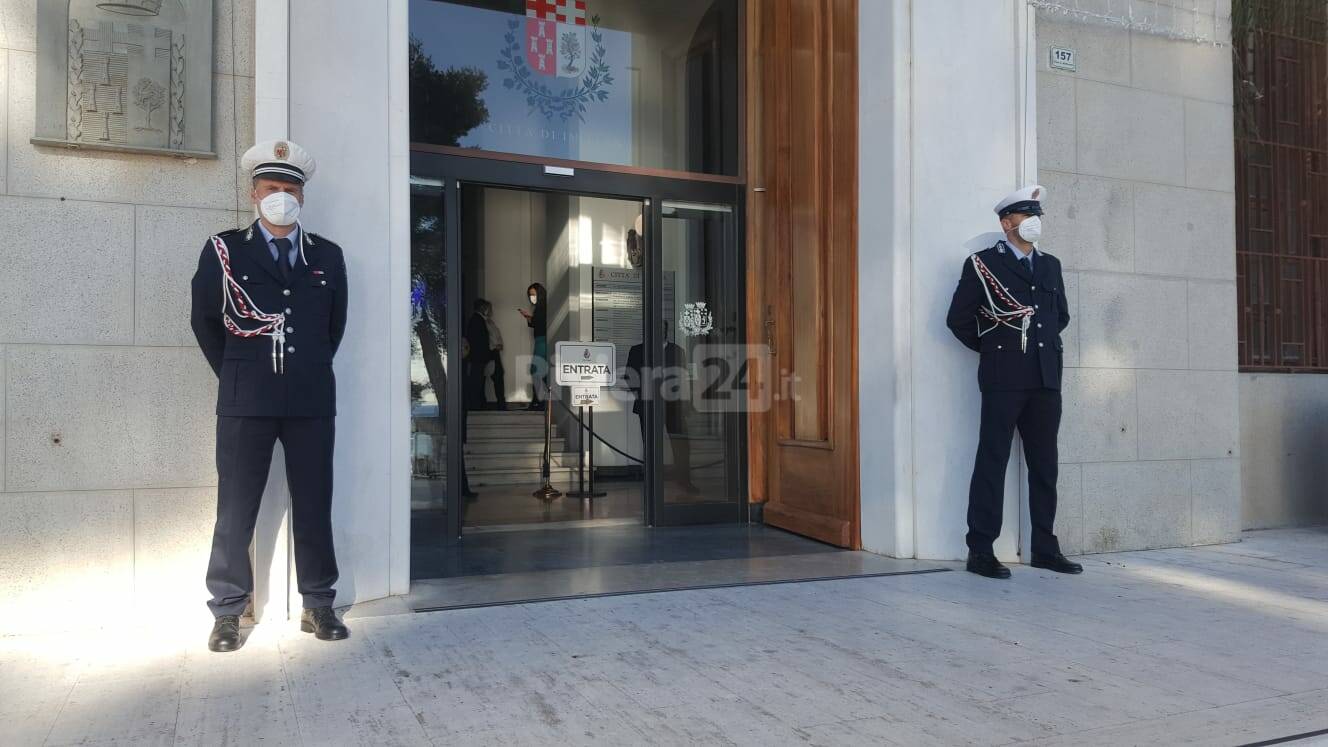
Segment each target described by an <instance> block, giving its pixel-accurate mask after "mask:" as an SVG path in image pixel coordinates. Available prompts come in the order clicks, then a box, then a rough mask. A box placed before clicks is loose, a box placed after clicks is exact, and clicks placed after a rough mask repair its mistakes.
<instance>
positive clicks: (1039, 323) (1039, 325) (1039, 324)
mask: <svg viewBox="0 0 1328 747" xmlns="http://www.w3.org/2000/svg"><path fill="white" fill-rule="evenodd" d="M1038 329H1042V322H1038ZM286 331H287V332H289V331H290V330H289V329H288V330H286Z"/></svg>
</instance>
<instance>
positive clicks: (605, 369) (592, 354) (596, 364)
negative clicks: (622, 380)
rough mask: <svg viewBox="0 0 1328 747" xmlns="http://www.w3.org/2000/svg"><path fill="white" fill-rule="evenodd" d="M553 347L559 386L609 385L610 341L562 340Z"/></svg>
mask: <svg viewBox="0 0 1328 747" xmlns="http://www.w3.org/2000/svg"><path fill="white" fill-rule="evenodd" d="M555 350H556V361H557V363H556V371H557V377H556V380H557V382H558V385H559V386H613V370H614V366H615V363H616V361H615V360H614V347H613V343H611V342H567V341H564V342H560V343H558V344H557V346H556V348H555Z"/></svg>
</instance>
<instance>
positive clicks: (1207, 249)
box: [1025, 0, 1241, 552]
mask: <svg viewBox="0 0 1328 747" xmlns="http://www.w3.org/2000/svg"><path fill="white" fill-rule="evenodd" d="M1213 2H1218V4H1219V7H1218V8H1217V12H1218V15H1219V33H1220V34H1222V35H1228V34H1229V26H1228V25H1227V20H1228V17H1229V15H1230V7H1229V2H1225V1H1224V0H1206V2H1200V3H1199V4H1198V5H1199V6H1200V8H1199V10H1200V12H1201V13H1205V12H1207V13H1211V11H1212V7H1213V6H1212V3H1213ZM1164 4H1165V3H1164ZM1177 5H1178V8H1177V18H1178V19H1179V20H1178V22H1179V23H1182V24H1185V23H1188V22H1189V20H1190V17H1189V16H1188V15H1187V14H1188V13H1190V12H1191V11H1190V10H1189V9H1190V8H1192V7H1194V4H1193V3H1190V2H1183V3H1177ZM1200 20H1202V19H1200ZM1037 43H1038V50H1037V60H1038V68H1037V121H1038V140H1037V147H1038V167H1039V180H1040V182H1041V183H1042V184H1043V185H1044V186H1045V187H1046V188H1047V190H1048V197H1047V202H1046V205H1045V206H1046V209H1047V215H1046V218H1045V221H1046V230H1045V238H1044V241H1043V247H1044V248H1045V249H1046V250H1047V251H1049V252H1051V253H1053V254H1055V255H1057V256H1059V257H1060V258H1061V260H1062V262H1063V263H1064V267H1065V271H1066V289H1067V295H1068V297H1069V301H1070V306H1071V314H1072V315H1073V317H1074V321H1073V322H1072V323H1071V326H1070V328H1069V330H1067V332H1066V339H1065V343H1066V344H1065V365H1066V369H1067V370H1066V376H1065V386H1064V396H1065V414H1064V421H1063V424H1062V431H1061V462H1062V467H1061V476H1060V483H1061V485H1060V488H1061V496H1062V500H1061V510H1060V512H1059V516H1058V519H1057V527H1058V531H1059V533H1060V535H1061V538H1062V541H1063V544H1064V545H1065V547H1066V549H1067V551H1075V552H1106V551H1112V550H1125V549H1140V548H1151V547H1169V546H1181V545H1191V544H1204V543H1216V542H1227V541H1232V540H1235V539H1237V538H1238V536H1239V531H1240V528H1241V463H1240V448H1241V431H1240V409H1241V408H1240V389H1239V386H1238V380H1237V372H1236V286H1235V275H1236V258H1235V212H1234V194H1233V193H1234V184H1235V176H1234V157H1233V135H1232V65H1231V48H1230V47H1229V46H1213V45H1204V44H1196V43H1194V42H1187V41H1177V40H1171V39H1168V38H1166V37H1163V36H1156V35H1150V34H1144V33H1132V32H1129V31H1126V30H1123V29H1120V28H1114V27H1107V26H1101V25H1092V24H1088V23H1081V22H1075V21H1072V20H1068V19H1067V18H1066V17H1065V16H1061V15H1051V14H1047V13H1045V12H1042V11H1039V13H1038V15H1037ZM1051 47H1069V48H1072V49H1074V50H1076V52H1077V62H1078V69H1077V71H1076V72H1065V71H1061V70H1053V69H1051V67H1050V65H1049V59H1050V48H1051ZM1026 490H1027V489H1026V488H1025V491H1026Z"/></svg>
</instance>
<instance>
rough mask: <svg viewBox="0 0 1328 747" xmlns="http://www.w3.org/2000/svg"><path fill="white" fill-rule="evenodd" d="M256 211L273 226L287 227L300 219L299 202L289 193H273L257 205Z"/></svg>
mask: <svg viewBox="0 0 1328 747" xmlns="http://www.w3.org/2000/svg"><path fill="white" fill-rule="evenodd" d="M258 211H259V212H260V213H262V214H263V217H264V218H267V221H268V222H269V223H271V224H272V225H274V226H289V225H291V224H293V223H294V222H295V221H296V220H298V219H299V217H300V201H299V200H297V199H295V195H293V194H291V193H290V192H273V193H272V194H270V195H268V196H267V197H264V198H263V199H262V201H260V202H259V203H258Z"/></svg>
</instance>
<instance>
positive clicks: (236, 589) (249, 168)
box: [191, 140, 349, 651]
mask: <svg viewBox="0 0 1328 747" xmlns="http://www.w3.org/2000/svg"><path fill="white" fill-rule="evenodd" d="M241 167H242V168H243V169H244V171H246V172H248V173H249V174H250V175H251V176H252V179H253V189H252V191H251V192H250V198H251V199H252V201H253V204H254V206H255V208H256V209H257V212H258V219H257V220H256V221H254V223H252V224H251V225H250V226H248V227H247V228H243V229H239V230H235V231H225V232H223V233H220V234H217V235H216V236H212V237H210V238H209V239H208V240H207V242H206V243H205V244H204V245H203V253H202V256H201V257H199V260H198V271H197V272H196V273H195V274H194V279H193V311H192V314H191V323H192V325H193V329H194V335H195V336H196V337H197V338H198V346H199V348H201V349H202V351H203V355H204V356H206V357H207V360H208V363H209V364H210V365H211V366H212V370H213V371H215V372H216V374H217V378H218V384H219V385H218V387H217V476H218V479H219V483H218V486H217V523H216V526H215V528H214V530H213V536H212V556H211V559H210V561H209V563H208V571H207V588H208V591H209V592H210V593H211V595H212V599H211V601H209V602H208V607H209V608H210V609H211V610H212V613H213V615H214V616H215V624H214V625H213V628H212V634H211V636H210V637H209V638H208V648H210V649H211V650H213V651H234V650H235V649H237V648H239V647H240V645H241V639H240V633H239V616H240V614H241V613H242V612H243V611H244V609H245V606H246V604H247V603H248V601H249V598H250V595H251V594H252V593H253V569H252V567H251V565H250V561H249V543H250V541H251V540H252V539H253V534H254V523H255V521H256V519H257V517H258V507H259V502H260V500H261V498H262V496H263V488H264V486H265V485H266V484H267V477H268V470H269V467H270V466H271V461H272V448H273V445H274V444H275V443H276V442H277V441H278V440H280V441H281V443H282V447H283V449H284V451H285V455H286V481H287V484H288V486H289V488H290V498H291V528H292V533H293V534H294V540H295V543H294V544H295V571H296V576H297V579H298V586H299V591H300V594H301V596H302V597H303V599H304V612H303V615H302V617H301V619H300V627H301V629H302V630H304V631H305V632H309V633H313V634H314V635H315V636H317V637H318V638H320V639H322V640H340V639H342V638H346V637H347V636H348V635H349V632H348V631H347V629H346V626H345V625H343V624H342V622H341V621H340V620H339V619H337V616H336V614H335V613H334V612H333V610H332V603H333V600H334V599H335V598H336V591H335V590H334V589H333V585H334V584H335V583H336V581H337V561H336V556H335V554H334V552H333V547H332V444H333V437H334V432H335V428H334V423H335V416H336V381H335V379H334V378H333V375H332V357H333V356H334V355H335V354H336V352H337V347H338V346H339V345H340V344H341V337H342V334H343V332H345V329H346V263H345V259H344V257H343V256H342V252H341V247H339V246H337V245H336V244H334V243H332V242H331V241H328V240H327V239H325V238H323V237H322V236H318V235H316V234H313V233H310V232H309V231H307V230H305V229H304V228H303V227H301V225H300V222H299V217H300V208H301V206H302V205H303V204H304V187H305V185H306V184H307V183H308V181H309V179H310V178H312V177H313V175H314V169H315V162H314V159H313V158H312V157H311V156H310V155H309V154H308V153H307V152H305V150H304V149H303V148H301V147H300V146H298V145H296V144H295V143H292V142H289V141H286V140H274V141H269V142H265V143H259V144H257V145H255V146H254V147H252V148H250V149H249V151H248V152H246V153H245V154H244V157H243V159H242V160H241Z"/></svg>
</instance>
